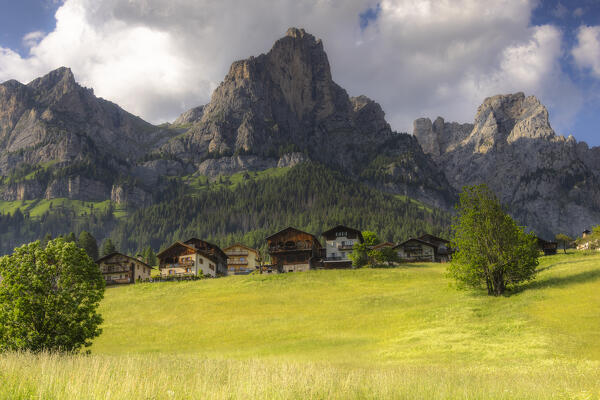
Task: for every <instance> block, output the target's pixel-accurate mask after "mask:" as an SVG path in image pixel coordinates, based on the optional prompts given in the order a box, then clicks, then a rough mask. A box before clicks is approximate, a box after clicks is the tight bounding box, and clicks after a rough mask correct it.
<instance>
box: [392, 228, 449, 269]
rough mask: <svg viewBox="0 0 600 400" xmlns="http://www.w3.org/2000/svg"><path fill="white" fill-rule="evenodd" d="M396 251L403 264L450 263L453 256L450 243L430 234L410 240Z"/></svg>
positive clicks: (396, 248)
mask: <svg viewBox="0 0 600 400" xmlns="http://www.w3.org/2000/svg"><path fill="white" fill-rule="evenodd" d="M394 249H395V250H396V251H397V252H398V258H399V259H400V261H403V262H417V261H421V262H423V261H425V262H448V261H449V260H450V258H451V256H452V249H451V247H450V241H449V240H446V239H442V238H440V237H437V236H434V235H430V234H425V235H422V236H419V237H418V238H410V239H408V240H406V241H404V242H402V243H400V244H399V245H397V246H395V247H394Z"/></svg>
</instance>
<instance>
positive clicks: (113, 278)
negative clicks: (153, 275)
mask: <svg viewBox="0 0 600 400" xmlns="http://www.w3.org/2000/svg"><path fill="white" fill-rule="evenodd" d="M96 264H98V267H100V271H101V272H102V276H103V277H104V280H105V282H106V284H107V285H116V284H127V283H134V282H136V281H138V282H139V281H147V280H149V279H150V272H151V271H152V267H150V266H149V265H148V264H146V263H145V262H143V261H141V260H139V259H137V258H133V257H129V256H127V255H125V254H121V253H111V254H108V255H106V256H104V257H102V258H99V259H98V260H96Z"/></svg>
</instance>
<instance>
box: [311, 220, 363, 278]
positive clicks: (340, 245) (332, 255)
mask: <svg viewBox="0 0 600 400" xmlns="http://www.w3.org/2000/svg"><path fill="white" fill-rule="evenodd" d="M321 236H323V238H324V239H325V257H324V258H323V268H326V269H334V268H351V267H352V260H351V259H350V257H349V256H350V253H352V250H353V247H354V245H355V244H356V243H363V242H364V239H363V236H362V233H361V232H360V231H359V230H357V229H353V228H349V227H347V226H343V225H338V226H336V227H334V228H331V229H329V230H327V231H325V232H323V233H322V234H321Z"/></svg>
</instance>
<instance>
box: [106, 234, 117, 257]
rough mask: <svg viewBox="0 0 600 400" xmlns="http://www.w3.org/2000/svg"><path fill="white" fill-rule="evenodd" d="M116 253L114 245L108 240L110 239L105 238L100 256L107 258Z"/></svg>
mask: <svg viewBox="0 0 600 400" xmlns="http://www.w3.org/2000/svg"><path fill="white" fill-rule="evenodd" d="M116 251H117V248H116V247H115V245H114V243H113V242H112V240H110V238H107V239H106V240H105V241H104V244H103V245H102V256H107V255H109V254H112V253H114V252H116Z"/></svg>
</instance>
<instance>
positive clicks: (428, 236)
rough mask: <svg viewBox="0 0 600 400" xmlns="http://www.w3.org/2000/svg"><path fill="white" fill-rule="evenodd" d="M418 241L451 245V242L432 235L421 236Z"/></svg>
mask: <svg viewBox="0 0 600 400" xmlns="http://www.w3.org/2000/svg"><path fill="white" fill-rule="evenodd" d="M418 239H421V240H424V241H426V242H429V241H432V240H433V241H435V242H440V243H450V241H449V240H446V239H442V238H441V237H437V236H434V235H431V234H429V233H426V234H424V235H421V236H419V237H418Z"/></svg>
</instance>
